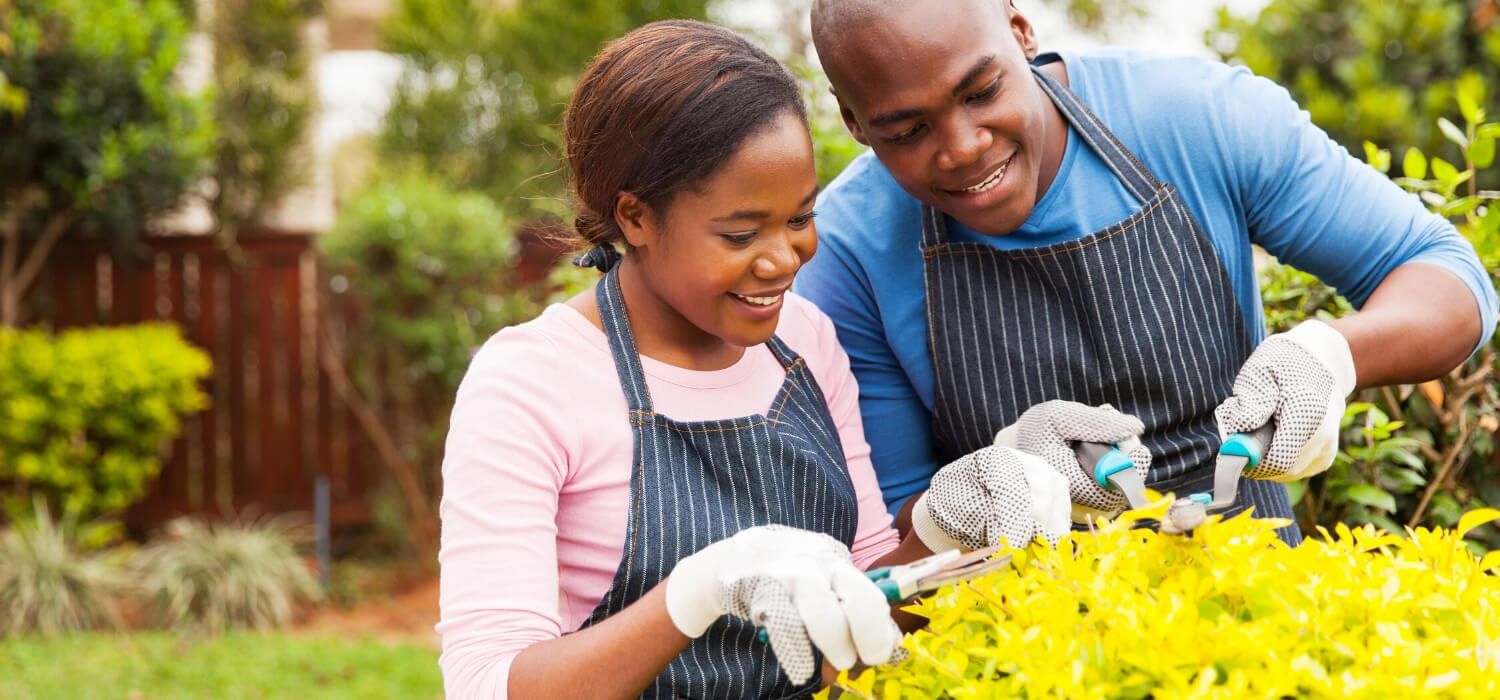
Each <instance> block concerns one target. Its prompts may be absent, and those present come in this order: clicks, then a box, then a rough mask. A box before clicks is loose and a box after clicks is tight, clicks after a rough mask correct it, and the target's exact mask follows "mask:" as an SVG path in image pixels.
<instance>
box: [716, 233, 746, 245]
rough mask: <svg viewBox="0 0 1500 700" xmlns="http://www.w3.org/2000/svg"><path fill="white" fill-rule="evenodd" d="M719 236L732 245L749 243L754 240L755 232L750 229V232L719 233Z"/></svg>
mask: <svg viewBox="0 0 1500 700" xmlns="http://www.w3.org/2000/svg"><path fill="white" fill-rule="evenodd" d="M719 237H720V238H722V239H724V240H726V241H729V242H730V243H731V244H733V245H749V244H750V241H753V240H755V232H754V231H751V232H750V233H721V234H719Z"/></svg>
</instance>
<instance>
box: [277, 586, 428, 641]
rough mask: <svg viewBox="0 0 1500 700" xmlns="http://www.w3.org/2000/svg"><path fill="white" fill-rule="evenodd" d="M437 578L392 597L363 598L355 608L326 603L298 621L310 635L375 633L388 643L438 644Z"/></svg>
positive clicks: (406, 588)
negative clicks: (434, 629) (435, 628)
mask: <svg viewBox="0 0 1500 700" xmlns="http://www.w3.org/2000/svg"><path fill="white" fill-rule="evenodd" d="M437 621H438V580H437V578H436V577H433V578H431V579H429V580H426V581H422V582H420V583H417V584H415V585H412V586H408V587H405V588H404V589H403V590H401V591H399V592H395V593H393V594H392V595H390V596H389V597H384V598H380V599H375V600H366V601H361V602H360V603H358V604H357V605H355V606H354V607H352V608H347V609H346V608H340V607H338V606H335V605H327V606H324V607H322V608H320V609H319V610H317V611H315V612H314V613H313V614H312V615H310V616H309V617H308V618H307V619H306V620H304V621H302V622H301V623H300V624H298V625H297V627H296V630H297V631H298V632H303V633H306V634H308V635H319V636H322V635H334V636H339V637H366V636H368V637H373V638H375V639H379V640H381V641H384V642H388V643H414V644H424V645H427V646H429V647H431V648H433V649H436V648H438V636H437V633H436V632H434V631H433V629H432V627H433V625H436V624H437Z"/></svg>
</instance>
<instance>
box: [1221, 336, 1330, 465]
mask: <svg viewBox="0 0 1500 700" xmlns="http://www.w3.org/2000/svg"><path fill="white" fill-rule="evenodd" d="M1354 381H1355V378H1354V357H1353V356H1352V355H1351V354H1350V352H1349V342H1348V341H1347V340H1345V339H1344V336H1343V335H1342V334H1341V333H1339V332H1338V331H1336V330H1334V329H1333V327H1332V326H1329V325H1328V324H1326V323H1323V322H1321V321H1303V322H1302V323H1300V324H1298V325H1297V326H1296V327H1295V328H1293V329H1291V330H1289V331H1287V332H1285V333H1277V334H1276V335H1273V336H1271V337H1269V338H1266V339H1265V341H1264V342H1262V343H1261V344H1260V345H1259V346H1258V347H1256V348H1255V352H1253V353H1250V359H1248V360H1246V361H1245V364H1244V366H1243V367H1241V368H1240V373H1239V375H1238V376H1236V377H1235V380H1234V394H1233V395H1232V396H1230V397H1229V398H1227V399H1225V400H1224V402H1223V403H1221V404H1219V407H1218V408H1216V409H1214V417H1215V418H1216V419H1218V421H1219V437H1220V438H1227V437H1229V436H1230V435H1231V434H1233V433H1248V432H1250V431H1252V430H1255V429H1256V428H1259V427H1260V426H1262V425H1265V423H1266V421H1273V426H1274V427H1275V432H1274V433H1272V435H1271V445H1270V447H1269V448H1268V449H1266V451H1265V454H1264V455H1263V456H1262V457H1261V461H1260V464H1259V465H1257V466H1256V467H1254V468H1253V469H1251V470H1250V471H1248V472H1246V473H1245V476H1248V477H1250V478H1252V479H1269V480H1272V481H1297V480H1299V479H1306V478H1308V477H1310V476H1313V475H1315V474H1318V473H1319V472H1322V471H1323V470H1325V469H1327V468H1328V466H1329V465H1331V464H1333V458H1334V456H1335V455H1337V454H1338V451H1339V422H1340V421H1341V420H1342V419H1343V417H1344V398H1345V397H1347V396H1348V395H1349V392H1351V391H1354Z"/></svg>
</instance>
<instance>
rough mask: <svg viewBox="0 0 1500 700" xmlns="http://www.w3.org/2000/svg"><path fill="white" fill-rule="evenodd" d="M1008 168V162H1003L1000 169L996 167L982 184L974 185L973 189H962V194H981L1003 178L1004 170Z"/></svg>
mask: <svg viewBox="0 0 1500 700" xmlns="http://www.w3.org/2000/svg"><path fill="white" fill-rule="evenodd" d="M1008 167H1010V161H1009V160H1007V161H1005V162H1004V163H1001V164H1000V167H998V168H996V169H995V172H993V173H990V176H989V177H987V178H985V179H984V182H981V183H979V184H977V185H974V186H973V187H965V188H964V189H963V191H964V192H983V191H985V190H987V189H989V188H990V187H991V186H993V185H994V184H995V183H997V182H999V181H1000V178H1001V177H1004V176H1005V169H1006V168H1008Z"/></svg>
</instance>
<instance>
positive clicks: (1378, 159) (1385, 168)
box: [1365, 141, 1391, 175]
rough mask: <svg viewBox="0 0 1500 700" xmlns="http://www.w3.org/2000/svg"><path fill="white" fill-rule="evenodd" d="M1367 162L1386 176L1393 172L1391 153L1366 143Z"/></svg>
mask: <svg viewBox="0 0 1500 700" xmlns="http://www.w3.org/2000/svg"><path fill="white" fill-rule="evenodd" d="M1365 162H1366V163H1369V164H1370V167H1372V168H1374V169H1375V170H1377V171H1379V172H1380V173H1381V174H1382V175H1384V174H1386V173H1389V172H1390V171H1391V152H1390V151H1388V150H1386V149H1384V148H1380V147H1378V146H1376V145H1375V144H1374V143H1371V142H1369V141H1366V142H1365Z"/></svg>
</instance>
